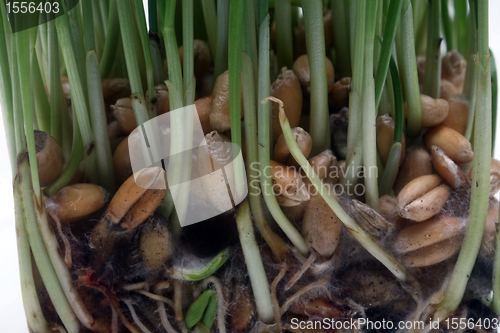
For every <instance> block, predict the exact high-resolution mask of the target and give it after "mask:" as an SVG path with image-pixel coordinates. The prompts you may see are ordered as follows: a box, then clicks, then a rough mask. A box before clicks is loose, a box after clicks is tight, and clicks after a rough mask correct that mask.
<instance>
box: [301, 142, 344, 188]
mask: <svg viewBox="0 0 500 333" xmlns="http://www.w3.org/2000/svg"><path fill="white" fill-rule="evenodd" d="M309 164H311V167H312V168H313V170H314V172H316V174H317V175H318V177H319V179H321V181H322V182H323V183H328V184H331V185H335V184H337V183H338V181H339V177H340V174H339V173H340V172H339V170H338V169H339V167H338V163H337V158H336V157H335V155H333V153H332V151H331V150H329V149H327V150H325V151H323V152H321V153H319V154H318V155H316V156H314V157H312V158H310V159H309Z"/></svg>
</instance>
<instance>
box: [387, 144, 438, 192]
mask: <svg viewBox="0 0 500 333" xmlns="http://www.w3.org/2000/svg"><path fill="white" fill-rule="evenodd" d="M405 156H406V157H405V159H404V161H403V164H402V165H401V168H400V170H399V173H398V178H397V179H396V183H395V185H394V192H395V193H396V194H398V193H399V192H400V191H401V190H402V189H403V187H405V186H406V185H407V184H408V183H409V182H411V181H412V180H413V179H415V178H418V177H420V176H424V175H430V174H432V161H431V155H430V154H429V152H428V151H427V150H426V149H425V148H424V147H423V146H421V145H413V146H411V147H409V148H408V149H407V150H406V154H405Z"/></svg>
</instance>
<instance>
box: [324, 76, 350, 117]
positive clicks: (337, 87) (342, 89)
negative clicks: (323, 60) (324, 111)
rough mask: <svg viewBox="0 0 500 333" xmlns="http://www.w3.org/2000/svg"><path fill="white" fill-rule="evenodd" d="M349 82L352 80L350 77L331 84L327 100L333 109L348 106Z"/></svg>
mask: <svg viewBox="0 0 500 333" xmlns="http://www.w3.org/2000/svg"><path fill="white" fill-rule="evenodd" d="M351 82H352V79H351V78H350V77H343V78H341V79H340V80H338V81H337V82H335V83H334V84H333V87H332V90H331V91H330V93H329V94H328V98H329V100H330V101H331V103H332V104H333V107H334V108H335V109H340V108H342V107H344V106H347V105H348V103H349V93H350V92H351Z"/></svg>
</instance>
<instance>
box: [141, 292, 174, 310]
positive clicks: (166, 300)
mask: <svg viewBox="0 0 500 333" xmlns="http://www.w3.org/2000/svg"><path fill="white" fill-rule="evenodd" d="M135 292H137V293H139V294H142V295H144V296H146V297H149V298H151V299H153V300H155V301H158V302H163V303H167V304H168V305H169V306H170V307H171V308H174V307H175V304H174V302H173V301H172V300H171V299H170V298H167V297H165V296H161V295H156V294H153V293H150V292H149V291H146V290H135Z"/></svg>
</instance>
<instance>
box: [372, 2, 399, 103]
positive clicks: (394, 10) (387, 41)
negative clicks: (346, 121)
mask: <svg viewBox="0 0 500 333" xmlns="http://www.w3.org/2000/svg"><path fill="white" fill-rule="evenodd" d="M402 6H403V0H393V1H391V3H390V5H389V12H388V15H387V20H386V22H385V28H384V40H383V42H382V50H381V51H380V59H379V61H378V65H377V75H376V78H375V107H376V108H377V109H378V107H379V104H380V98H381V97H382V92H383V90H384V84H385V80H386V78H387V71H388V70H389V62H390V60H391V52H392V46H393V44H394V39H395V38H396V27H397V26H398V24H399V15H400V14H401V7H402Z"/></svg>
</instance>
